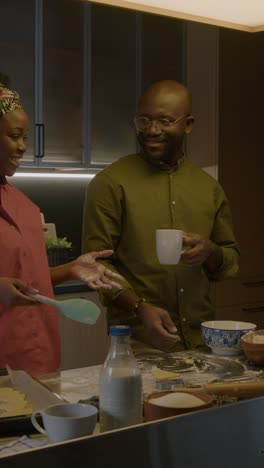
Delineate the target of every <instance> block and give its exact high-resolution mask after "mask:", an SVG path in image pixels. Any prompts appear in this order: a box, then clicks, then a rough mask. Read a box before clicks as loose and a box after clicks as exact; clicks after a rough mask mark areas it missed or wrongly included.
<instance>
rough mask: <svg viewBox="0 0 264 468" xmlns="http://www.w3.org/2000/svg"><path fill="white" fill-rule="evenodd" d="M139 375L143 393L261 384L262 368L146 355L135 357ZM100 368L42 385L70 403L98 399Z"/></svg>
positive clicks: (200, 357)
mask: <svg viewBox="0 0 264 468" xmlns="http://www.w3.org/2000/svg"><path fill="white" fill-rule="evenodd" d="M137 360H138V363H139V366H140V369H141V372H142V380H143V392H144V393H151V392H153V391H157V390H165V389H170V388H171V389H175V388H180V387H183V386H184V387H185V386H187V387H190V386H191V387H192V386H200V385H206V384H212V383H227V384H228V383H230V384H232V383H234V384H235V383H247V382H248V383H250V382H263V383H264V368H260V367H257V366H254V365H252V364H250V363H248V362H247V361H246V359H245V357H244V355H241V356H232V357H222V356H217V355H214V354H212V353H210V352H207V351H183V352H178V353H162V352H158V353H157V352H156V351H154V352H153V353H151V352H148V353H144V354H142V355H138V356H137ZM100 368H101V366H91V367H84V368H81V369H72V370H65V371H61V372H60V374H58V375H56V376H47V377H44V378H43V379H42V381H43V382H44V383H45V385H47V386H48V387H49V388H50V389H51V390H53V391H55V392H56V393H59V394H60V395H61V396H63V398H65V399H66V400H68V401H70V402H76V401H78V400H80V399H82V400H85V399H89V398H91V397H93V396H98V378H99V372H100Z"/></svg>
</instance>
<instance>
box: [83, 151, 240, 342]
mask: <svg viewBox="0 0 264 468" xmlns="http://www.w3.org/2000/svg"><path fill="white" fill-rule="evenodd" d="M156 229H182V230H183V231H187V232H193V233H197V234H200V235H202V236H204V237H206V238H209V239H211V240H212V241H213V242H214V243H215V244H217V245H218V246H220V247H221V248H222V250H223V258H224V261H223V264H222V266H221V268H220V269H219V270H218V271H217V272H215V274H214V275H213V276H212V275H211V278H210V279H212V280H217V279H223V278H229V277H233V276H235V275H236V273H237V272H238V257H239V250H238V246H237V243H236V240H235V237H234V233H233V227H232V219H231V213H230V208H229V204H228V201H227V199H226V196H225V194H224V191H223V189H222V188H221V186H220V185H219V183H218V182H217V181H216V180H215V179H213V178H212V177H211V176H209V175H208V174H207V173H206V172H204V171H203V170H202V169H200V168H198V167H196V166H195V165H194V164H192V163H191V162H190V161H189V160H188V159H186V158H185V157H183V158H182V159H181V160H180V161H179V162H178V167H176V168H174V169H171V168H170V167H168V166H167V165H165V164H160V165H159V166H157V165H152V164H150V163H149V162H147V161H145V160H144V159H143V158H142V157H141V156H140V155H129V156H125V157H123V158H121V159H119V160H118V161H116V162H114V163H112V164H111V165H110V166H108V167H107V168H105V169H104V170H102V171H101V172H100V173H99V174H97V176H96V177H95V178H94V179H93V180H92V181H91V182H90V183H89V186H88V188H87V192H86V199H85V209H84V220H83V250H84V251H86V252H87V251H92V250H97V251H98V250H104V249H113V250H114V255H113V256H112V257H111V259H107V260H105V261H104V263H105V264H107V265H108V267H110V268H111V269H112V270H115V271H118V272H119V273H120V274H121V275H123V276H124V278H125V279H126V281H125V283H124V285H123V286H124V288H132V289H134V290H135V291H136V293H137V294H138V296H139V297H144V298H145V299H146V300H147V301H148V302H150V303H152V304H154V305H156V306H159V307H162V308H164V309H166V310H168V311H169V313H170V315H171V317H172V319H173V320H174V322H175V324H176V326H177V328H178V330H179V333H180V335H181V337H182V339H183V345H182V346H184V347H188V348H193V347H196V346H199V345H201V344H202V338H201V333H200V324H201V322H203V321H205V320H211V319H213V316H214V310H213V306H212V304H211V302H210V299H209V281H208V279H209V278H208V274H207V272H206V270H205V269H204V268H203V266H202V265H198V266H197V265H195V266H189V265H184V264H181V263H180V264H178V265H176V266H174V265H173V266H170V267H166V266H164V265H160V264H159V261H158V259H157V256H156V246H155V236H156V233H155V231H156ZM118 292H119V291H118V290H115V289H112V290H101V291H100V297H101V300H102V302H103V304H104V305H106V306H107V310H108V322H109V324H111V325H112V324H121V323H122V324H129V325H130V326H131V327H132V335H133V336H134V338H136V339H139V340H140V341H143V342H145V343H148V338H147V336H145V333H144V329H143V326H142V324H141V322H140V320H139V319H136V318H134V317H133V316H132V314H129V313H128V312H125V311H122V310H120V309H118V308H117V307H115V306H114V304H113V303H112V299H113V297H115V296H116V294H118ZM182 346H180V347H182ZM175 349H179V345H177V346H176V348H175Z"/></svg>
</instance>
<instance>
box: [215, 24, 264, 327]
mask: <svg viewBox="0 0 264 468" xmlns="http://www.w3.org/2000/svg"><path fill="white" fill-rule="evenodd" d="M263 48H264V34H263V33H257V34H249V33H244V32H239V31H232V30H228V29H222V30H220V31H219V133H218V136H219V147H218V173H219V181H220V183H221V184H222V186H223V187H224V189H225V192H226V194H227V196H228V198H229V200H230V203H231V207H232V213H233V220H234V226H235V232H236V237H237V240H238V242H239V245H240V250H241V260H240V274H239V277H238V279H237V280H234V281H232V280H231V281H227V282H224V283H219V284H217V285H216V291H215V300H216V307H217V318H221V319H227V318H229V319H236V320H246V321H251V322H254V323H256V324H257V325H258V327H261V328H264V242H263V232H264V216H263V204H264V157H263V156H264V144H263V137H262V133H263V131H262V126H263V104H264V91H263V78H264V65H263V60H262V55H263Z"/></svg>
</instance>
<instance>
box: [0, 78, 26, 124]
mask: <svg viewBox="0 0 264 468" xmlns="http://www.w3.org/2000/svg"><path fill="white" fill-rule="evenodd" d="M21 107H22V104H21V102H20V98H19V94H18V93H16V91H11V89H8V88H6V87H5V86H4V85H3V84H2V83H0V117H3V116H4V115H5V114H8V112H12V111H13V110H15V109H20V108H21Z"/></svg>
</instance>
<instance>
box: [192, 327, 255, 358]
mask: <svg viewBox="0 0 264 468" xmlns="http://www.w3.org/2000/svg"><path fill="white" fill-rule="evenodd" d="M201 329H202V336H203V339H204V342H205V344H206V345H207V346H209V347H210V348H211V349H212V352H213V353H215V354H221V355H223V356H232V355H235V354H240V353H242V347H241V336H243V335H245V333H248V332H249V331H252V330H255V329H256V325H255V324H254V323H248V322H235V321H233V320H212V321H210V322H203V323H202V324H201Z"/></svg>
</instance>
